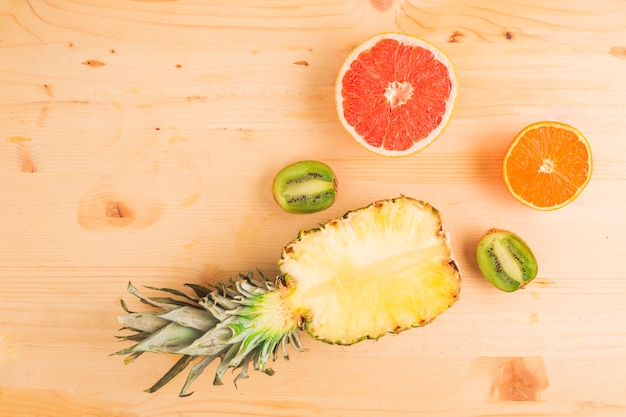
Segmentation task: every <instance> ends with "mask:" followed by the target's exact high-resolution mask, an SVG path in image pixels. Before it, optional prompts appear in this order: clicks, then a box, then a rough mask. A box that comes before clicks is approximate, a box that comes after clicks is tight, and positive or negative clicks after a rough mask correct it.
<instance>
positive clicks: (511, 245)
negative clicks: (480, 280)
mask: <svg viewBox="0 0 626 417" xmlns="http://www.w3.org/2000/svg"><path fill="white" fill-rule="evenodd" d="M476 260H477V262H478V267H479V269H480V272H481V273H482V274H483V275H484V277H485V278H486V279H487V280H488V281H489V282H490V283H491V284H492V285H493V286H494V287H496V288H498V289H499V290H502V291H506V292H513V291H517V290H519V289H520V288H524V287H525V286H526V284H528V283H529V282H530V281H532V280H533V279H535V277H536V276H537V272H538V265H537V259H536V258H535V255H534V254H533V252H532V251H531V250H530V248H529V247H528V245H527V244H526V242H524V240H522V238H520V237H519V236H518V235H516V234H515V233H513V232H510V231H508V230H502V229H490V230H488V231H487V232H486V233H485V234H484V235H483V237H482V238H481V239H480V241H479V242H478V246H477V247H476Z"/></svg>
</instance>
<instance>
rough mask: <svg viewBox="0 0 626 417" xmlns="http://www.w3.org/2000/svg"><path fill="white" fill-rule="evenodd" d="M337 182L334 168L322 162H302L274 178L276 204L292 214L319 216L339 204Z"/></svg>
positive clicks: (273, 189) (285, 169) (273, 192)
mask: <svg viewBox="0 0 626 417" xmlns="http://www.w3.org/2000/svg"><path fill="white" fill-rule="evenodd" d="M336 193H337V180H336V179H335V174H334V172H333V170H332V169H330V167H329V166H328V165H326V164H324V163H322V162H319V161H299V162H296V163H293V164H291V165H287V166H286V167H284V168H283V169H281V170H280V171H279V172H278V174H276V177H275V178H274V184H273V186H272V194H273V195H274V200H276V202H277V203H278V205H279V206H280V207H282V209H283V210H285V211H286V212H289V213H298V214H306V213H315V212H318V211H322V210H326V209H327V208H329V207H330V206H331V205H332V204H333V202H334V201H335V195H336Z"/></svg>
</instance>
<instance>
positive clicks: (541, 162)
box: [504, 123, 591, 209]
mask: <svg viewBox="0 0 626 417" xmlns="http://www.w3.org/2000/svg"><path fill="white" fill-rule="evenodd" d="M504 175H505V181H506V183H507V186H508V187H509V189H510V191H511V192H512V193H513V195H514V196H515V197H516V198H517V199H518V200H520V201H522V202H524V203H526V204H528V205H530V206H531V207H534V208H538V209H553V208H558V207H562V206H563V205H565V204H567V203H569V202H571V201H573V200H574V199H575V198H576V197H577V196H578V194H580V192H581V191H582V189H583V188H584V187H585V186H586V184H587V182H588V181H589V178H590V175H591V152H590V149H589V145H588V144H587V142H586V140H585V139H584V138H582V135H581V134H580V133H579V132H577V131H576V130H575V129H573V128H569V127H568V126H562V125H559V124H557V123H547V124H538V125H537V126H536V127H534V128H532V127H531V128H527V129H526V130H525V131H523V132H522V133H521V134H520V136H518V138H517V139H516V140H515V141H514V142H513V143H512V145H511V147H510V148H509V150H508V152H507V155H506V156H505V161H504Z"/></svg>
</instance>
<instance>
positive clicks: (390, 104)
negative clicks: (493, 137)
mask: <svg viewBox="0 0 626 417" xmlns="http://www.w3.org/2000/svg"><path fill="white" fill-rule="evenodd" d="M456 94H457V81H456V75H455V72H454V68H453V67H452V64H451V63H450V60H448V58H447V57H446V56H445V55H444V54H443V53H442V52H441V51H440V50H439V49H437V48H436V47H435V46H434V45H432V44H430V43H428V42H426V41H424V40H422V39H419V38H416V37H413V36H410V35H406V34H402V33H383V34H379V35H377V36H374V37H373V38H370V39H369V40H367V41H365V42H364V43H362V44H361V45H359V46H358V47H357V48H356V49H354V50H353V51H352V53H351V54H350V55H349V56H348V58H347V59H346V60H345V62H344V64H343V65H342V67H341V69H340V71H339V75H338V76H337V82H336V85H335V99H336V105H337V113H338V115H339V119H340V120H341V123H342V124H343V126H344V127H345V128H346V130H347V131H348V132H349V133H350V134H351V135H352V136H353V137H354V139H356V141H357V142H358V143H360V144H361V145H363V146H364V147H365V148H366V149H369V150H370V151H372V152H375V153H377V154H380V155H384V156H405V155H410V154H412V153H415V152H417V151H420V150H422V149H424V148H425V147H426V146H428V145H429V144H430V143H432V142H433V141H434V140H435V139H436V138H437V137H438V136H439V135H440V134H441V132H442V131H443V129H444V128H445V126H446V124H447V123H448V120H449V119H450V116H451V115H452V109H453V107H454V102H455V99H456Z"/></svg>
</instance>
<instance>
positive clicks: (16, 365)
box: [0, 0, 626, 417]
mask: <svg viewBox="0 0 626 417" xmlns="http://www.w3.org/2000/svg"><path fill="white" fill-rule="evenodd" d="M384 31H401V32H406V33H410V34H413V35H417V36H420V37H423V38H425V39H427V40H429V41H431V42H433V43H435V44H436V45H438V46H439V47H440V48H441V49H442V50H444V52H445V53H446V54H447V55H448V56H449V57H450V58H451V60H452V61H453V62H454V64H455V67H456V70H457V75H458V78H459V83H460V89H459V97H458V100H457V103H456V109H455V113H454V115H453V117H452V120H451V122H450V124H449V125H448V128H447V129H446V131H445V132H444V134H443V135H442V136H441V137H440V138H439V139H438V140H437V141H436V142H435V143H434V144H433V145H432V146H430V147H429V148H428V149H426V150H425V151H423V152H421V153H419V154H416V155H413V156H410V157H406V158H402V159H385V158H382V157H379V156H376V155H374V154H371V153H369V152H368V151H366V150H364V149H363V148H361V147H360V146H359V145H357V144H356V142H354V141H353V140H352V139H351V138H350V137H349V136H348V134H347V133H346V132H345V131H344V130H343V128H342V126H341V124H340V122H339V120H338V118H337V115H336V112H335V107H334V96H333V92H334V90H333V89H334V82H335V76H336V74H337V71H338V69H339V67H340V65H341V63H342V60H343V59H344V57H346V56H347V54H348V53H349V51H350V50H351V49H352V48H353V47H354V46H356V45H357V44H358V43H359V42H361V41H363V40H365V39H366V38H368V37H369V36H372V35H374V34H377V33H379V32H384ZM625 109H626V2H624V1H618V0H595V1H593V2H590V1H588V0H584V1H566V2H565V1H525V0H512V1H506V2H504V1H495V0H490V1H480V2H476V1H471V0H459V1H435V0H396V1H393V0H371V1H363V0H347V1H341V0H328V1H322V2H320V1H318V0H284V1H256V2H255V1H244V0H227V1H226V0H223V1H201V0H180V1H174V0H173V1H157V0H154V1H149V0H141V1H140V0H136V1H128V0H125V1H123V0H108V1H106V2H102V1H97V0H3V1H0V195H2V203H1V204H0V219H1V220H0V236H1V239H0V416H1V417H15V416H19V417H26V416H29V417H30V416H46V417H53V416H54V417H61V416H63V417H67V416H96V417H105V416H106V417H139V416H151V417H154V416H168V417H169V416H185V417H189V416H346V417H348V416H354V417H362V416H386V417H394V416H395V417H399V416H446V417H466V416H467V417H478V416H492V417H493V416H530V415H532V416H602V417H604V416H620V417H621V416H624V415H626V303H625V300H624V299H625V298H626V279H624V259H626V237H625V236H626V235H625V233H624V232H625V230H626V215H625V210H626V207H625V206H626V204H625V203H626V145H625V144H626V110H625ZM540 120H558V121H562V122H565V123H569V124H571V125H574V126H576V127H577V128H578V129H580V130H581V131H582V132H583V133H584V134H585V135H586V136H587V138H588V140H589V142H590V143H591V146H592V149H593V153H594V162H595V166H594V172H593V177H592V180H591V182H590V183H589V185H588V186H587V188H586V189H585V191H584V192H583V193H582V194H581V196H580V197H579V198H578V199H577V200H576V201H575V202H574V203H572V204H571V205H569V206H567V207H565V208H563V209H560V210H557V211H554V212H539V211H535V210H532V209H530V208H527V207H525V206H522V205H521V204H519V203H518V202H517V201H515V200H514V199H513V198H512V197H511V196H510V195H509V194H508V192H507V190H506V188H505V186H504V184H503V181H502V177H501V168H500V167H501V158H502V155H503V152H504V150H505V149H506V147H507V145H508V143H509V142H510V141H511V140H512V138H513V137H514V136H515V134H516V133H517V132H518V131H519V130H521V129H522V128H523V127H524V126H526V125H527V124H530V123H532V122H536V121H540ZM299 159H318V160H321V161H324V162H326V163H327V164H329V165H330V166H331V167H332V168H333V169H334V170H335V172H336V174H337V177H338V179H339V195H338V198H337V200H336V202H335V204H334V205H333V206H332V207H331V208H330V209H328V210H327V211H324V212H321V213H316V214H312V215H290V214H286V213H284V212H282V211H281V210H280V208H279V207H278V206H277V205H276V204H275V203H274V202H273V200H272V196H271V193H270V184H271V181H272V179H273V177H274V175H275V174H276V172H277V171H278V170H279V169H280V168H282V167H283V166H284V165H286V164H288V163H291V162H294V161H296V160H299ZM399 194H405V195H410V196H413V197H416V198H419V199H422V200H426V201H428V202H430V203H431V204H432V205H434V206H435V207H437V208H438V209H439V210H440V211H441V213H442V216H443V221H444V223H445V224H446V227H447V228H448V229H449V231H450V233H451V237H452V244H453V246H454V251H455V255H456V257H457V259H458V263H459V265H460V268H461V271H462V273H463V285H462V291H461V299H460V301H459V302H458V303H457V304H455V305H454V306H453V307H452V308H451V309H450V310H449V311H448V312H446V313H445V314H443V315H442V316H440V317H439V318H438V319H437V320H435V322H434V323H432V324H430V325H428V326H426V327H425V328H421V329H415V330H412V331H407V332H404V333H402V334H400V335H395V336H391V335H390V336H386V337H383V338H382V339H380V340H378V341H365V342H361V343H359V344H356V345H354V346H350V347H339V346H330V345H326V344H323V343H320V342H315V341H313V340H312V339H311V338H310V337H308V336H304V337H303V343H304V344H305V346H306V348H307V349H308V351H306V352H304V353H298V352H294V351H292V352H291V360H290V361H288V362H287V361H284V360H282V359H279V360H277V361H276V362H275V363H273V364H272V367H273V369H274V370H275V371H276V374H275V375H274V376H272V377H269V376H266V375H264V374H261V373H258V372H252V373H251V377H250V378H249V379H247V380H244V381H241V382H240V383H239V387H238V389H236V388H235V387H234V386H233V385H232V384H230V383H226V384H225V385H223V386H221V387H214V386H212V385H211V382H212V376H211V371H210V370H207V372H206V374H204V375H203V376H202V377H201V378H200V379H199V380H198V381H196V383H195V385H194V388H195V394H194V395H192V396H191V397H188V398H178V396H177V394H178V391H179V389H180V387H181V384H182V382H183V377H182V376H181V377H179V378H177V379H176V380H175V381H173V382H172V383H171V384H170V385H168V386H166V387H165V388H163V389H162V390H161V391H159V392H157V393H155V394H148V393H145V392H143V390H144V389H145V388H147V387H148V386H150V385H151V384H152V383H153V382H154V381H155V380H156V379H158V378H159V377H160V376H161V374H162V373H163V372H164V371H165V370H166V369H167V368H169V367H170V366H171V365H172V364H173V361H174V358H172V357H169V356H158V355H144V356H142V357H141V358H140V359H139V360H138V361H137V362H135V363H134V364H132V365H128V366H125V365H124V363H123V358H122V357H120V356H109V354H110V353H112V352H114V351H116V350H119V349H121V348H122V347H123V345H124V344H123V343H121V342H119V341H117V340H116V339H115V338H114V335H115V334H118V333H117V329H118V328H119V325H118V324H117V323H116V320H115V319H116V315H117V314H119V313H121V312H122V310H121V308H120V306H119V301H120V298H121V297H124V298H125V299H127V300H128V301H129V303H130V304H131V305H133V306H137V305H138V304H137V303H135V301H134V300H132V297H130V296H127V294H126V285H127V283H128V281H129V280H132V281H133V283H135V284H136V285H138V286H140V285H153V286H165V287H176V288H180V287H181V286H182V284H183V283H186V282H191V283H215V282H217V281H220V280H226V279H227V278H228V277H230V276H232V275H234V274H235V273H237V272H239V271H241V272H247V271H248V270H251V269H255V268H257V267H258V268H260V269H261V270H263V271H265V272H266V273H267V274H270V275H271V274H274V273H276V261H277V260H278V258H279V256H280V250H281V248H282V246H283V245H284V244H286V243H287V242H289V241H290V240H291V239H293V238H294V237H295V236H296V233H297V231H298V230H300V229H308V228H311V227H314V226H316V225H317V224H319V223H321V222H324V221H326V220H328V219H330V218H332V217H335V216H338V215H341V214H343V213H344V212H345V211H347V210H350V209H354V208H358V207H361V206H364V205H366V204H368V203H370V202H372V201H374V200H378V199H381V198H391V197H395V196H398V195H399ZM491 227H499V228H505V229H510V230H513V231H515V232H517V233H518V234H519V235H521V236H522V237H523V238H524V239H525V240H526V241H527V242H528V243H529V244H530V246H531V247H532V248H533V249H534V251H535V253H536V255H537V258H538V261H539V269H540V272H539V276H538V278H537V279H536V280H535V281H534V282H533V283H532V284H531V285H529V286H528V287H527V288H526V289H525V290H523V291H519V292H517V293H513V294H508V293H502V292H499V291H497V290H495V289H494V288H493V287H491V286H490V285H489V284H488V283H487V282H486V281H485V280H484V279H483V278H482V277H481V276H480V274H479V271H478V269H477V266H476V264H475V260H474V248H475V245H476V243H477V241H478V239H479V238H480V236H481V234H482V233H483V232H485V231H486V230H487V229H489V228H491ZM124 346H125V345H124Z"/></svg>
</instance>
